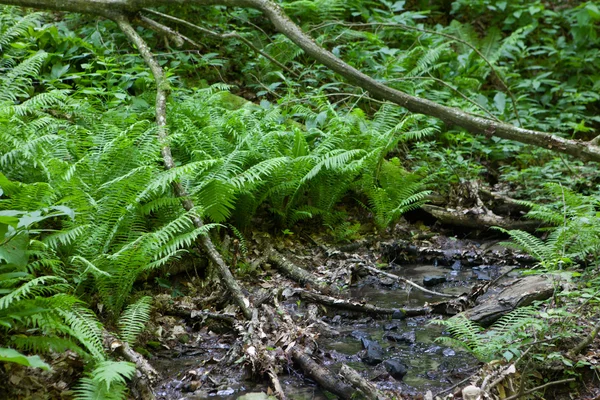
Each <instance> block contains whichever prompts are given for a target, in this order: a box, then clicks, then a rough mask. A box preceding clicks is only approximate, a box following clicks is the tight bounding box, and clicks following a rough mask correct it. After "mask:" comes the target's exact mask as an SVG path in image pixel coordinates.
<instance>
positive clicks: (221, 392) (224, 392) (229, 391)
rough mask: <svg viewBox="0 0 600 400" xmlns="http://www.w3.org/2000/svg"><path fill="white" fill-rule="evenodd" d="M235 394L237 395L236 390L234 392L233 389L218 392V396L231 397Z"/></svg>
mask: <svg viewBox="0 0 600 400" xmlns="http://www.w3.org/2000/svg"><path fill="white" fill-rule="evenodd" d="M234 393H235V390H233V389H232V388H227V389H224V390H219V391H218V392H217V396H231V395H232V394H234Z"/></svg>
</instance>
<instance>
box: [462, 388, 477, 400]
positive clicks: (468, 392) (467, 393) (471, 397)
mask: <svg viewBox="0 0 600 400" xmlns="http://www.w3.org/2000/svg"><path fill="white" fill-rule="evenodd" d="M480 394H481V389H479V388H478V387H477V386H473V385H471V386H467V387H466V388H464V389H463V390H462V398H463V399H464V400H477V399H479V395H480Z"/></svg>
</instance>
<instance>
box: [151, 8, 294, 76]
mask: <svg viewBox="0 0 600 400" xmlns="http://www.w3.org/2000/svg"><path fill="white" fill-rule="evenodd" d="M143 11H144V12H147V13H150V14H154V15H156V16H159V17H162V18H164V19H167V20H169V21H171V22H175V23H178V24H182V25H185V26H187V27H188V28H190V29H193V30H195V31H198V32H201V33H204V34H206V35H209V36H212V37H214V38H217V39H221V40H227V39H231V38H234V39H238V40H240V41H242V42H243V43H244V44H245V45H246V46H248V47H250V48H251V49H252V50H254V52H256V53H258V54H260V55H261V56H263V57H265V58H266V59H267V60H269V61H271V62H272V63H273V64H275V65H277V66H278V67H279V68H281V69H283V70H285V71H287V72H289V73H290V74H292V75H294V76H296V77H297V76H298V74H297V73H296V72H294V71H292V70H291V69H289V68H288V67H286V66H285V65H283V64H282V63H280V62H279V61H278V60H277V59H275V58H274V57H272V56H271V55H269V54H268V53H266V52H264V51H262V50H261V49H259V48H258V47H256V46H255V45H254V44H253V43H252V42H251V41H249V40H248V39H246V38H245V37H243V36H242V35H240V34H239V33H237V32H235V31H234V32H229V33H217V32H214V31H211V30H210V29H206V28H203V27H201V26H198V25H196V24H192V23H191V22H188V21H186V20H184V19H181V18H177V17H173V16H171V15H168V14H164V13H161V12H158V11H154V10H149V9H144V10H143Z"/></svg>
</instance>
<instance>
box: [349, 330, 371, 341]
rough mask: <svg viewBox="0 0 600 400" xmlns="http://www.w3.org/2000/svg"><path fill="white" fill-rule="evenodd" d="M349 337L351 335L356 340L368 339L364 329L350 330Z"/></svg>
mask: <svg viewBox="0 0 600 400" xmlns="http://www.w3.org/2000/svg"><path fill="white" fill-rule="evenodd" d="M350 337H352V338H354V339H356V340H362V339H368V338H369V334H368V333H367V332H364V331H352V332H350Z"/></svg>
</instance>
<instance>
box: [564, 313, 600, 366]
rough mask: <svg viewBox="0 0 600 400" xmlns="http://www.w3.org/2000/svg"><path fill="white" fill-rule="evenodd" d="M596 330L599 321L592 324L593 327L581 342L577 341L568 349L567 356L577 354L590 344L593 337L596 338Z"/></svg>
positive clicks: (599, 326)
mask: <svg viewBox="0 0 600 400" xmlns="http://www.w3.org/2000/svg"><path fill="white" fill-rule="evenodd" d="M598 332H600V321H599V322H597V323H596V326H594V329H593V330H592V332H590V334H589V335H587V336H586V337H585V338H584V339H583V340H582V341H581V342H579V344H578V345H577V346H575V347H573V349H571V351H569V357H571V358H573V357H575V356H576V355H577V354H579V353H581V352H582V351H583V349H585V348H586V347H588V346H589V345H590V344H592V342H593V341H594V339H596V336H598Z"/></svg>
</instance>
